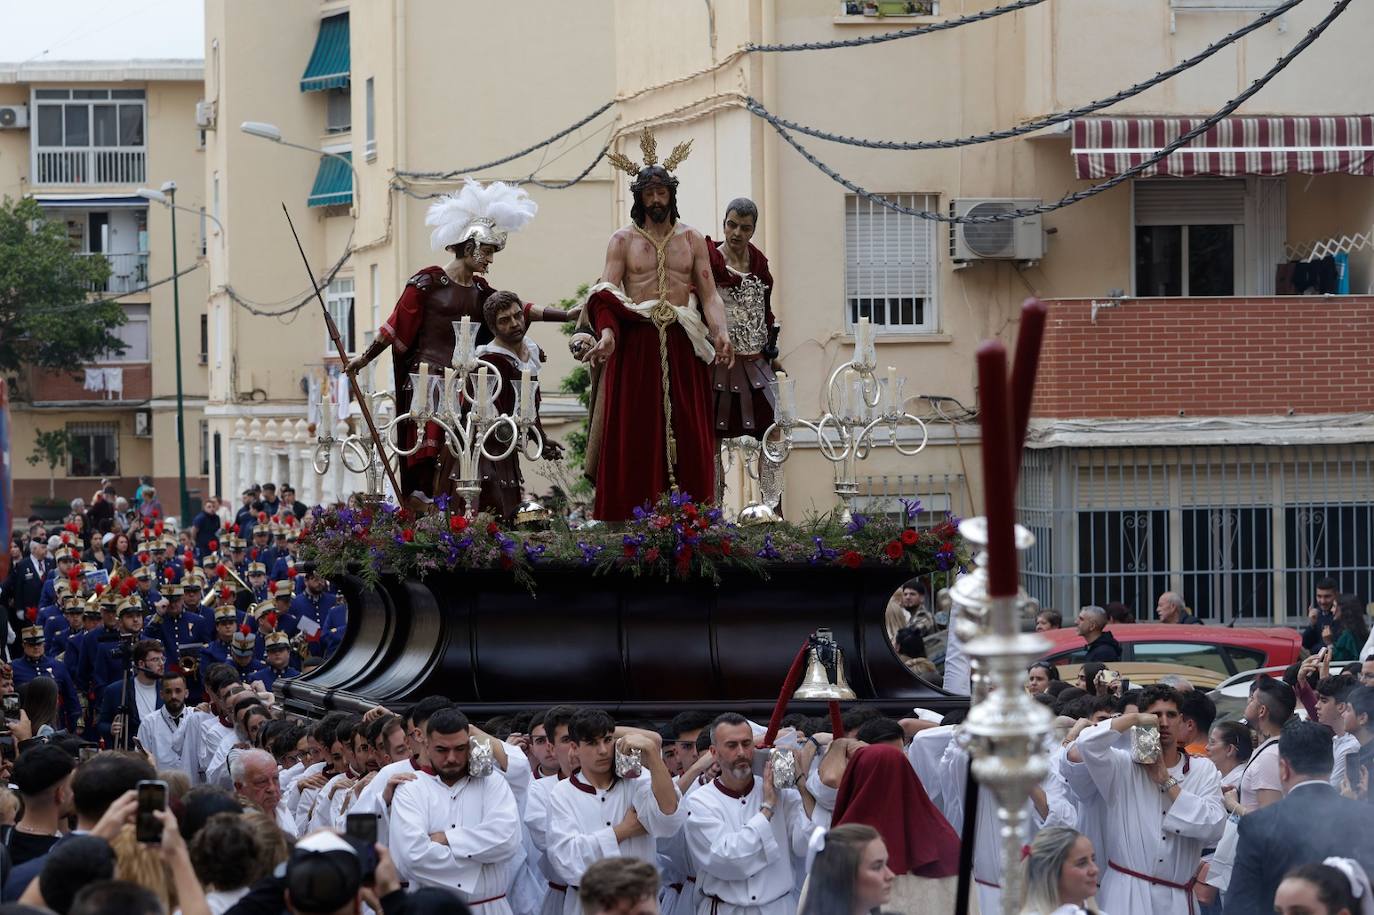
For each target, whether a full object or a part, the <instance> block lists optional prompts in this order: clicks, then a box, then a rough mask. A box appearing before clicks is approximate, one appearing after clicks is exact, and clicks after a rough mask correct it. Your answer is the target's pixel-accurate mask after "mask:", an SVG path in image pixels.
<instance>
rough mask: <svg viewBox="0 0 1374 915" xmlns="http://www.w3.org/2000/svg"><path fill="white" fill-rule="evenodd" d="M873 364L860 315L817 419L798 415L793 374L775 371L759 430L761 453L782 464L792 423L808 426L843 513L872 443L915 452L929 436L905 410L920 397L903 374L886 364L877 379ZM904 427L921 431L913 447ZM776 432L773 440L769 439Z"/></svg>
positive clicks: (870, 333)
mask: <svg viewBox="0 0 1374 915" xmlns="http://www.w3.org/2000/svg"><path fill="white" fill-rule="evenodd" d="M877 368H878V351H877V341H876V338H875V336H874V330H873V326H872V324H870V323H869V321H868V318H862V317H861V318H860V319H859V323H858V325H857V326H856V327H855V330H854V354H853V357H852V358H851V359H850V360H849V361H848V362H846V363H844V364H843V365H841V366H839V367H838V368H836V369H835V371H834V372H832V373H831V374H830V380H829V381H827V382H826V385H825V388H824V390H823V391H822V392H821V394H822V405H823V407H824V412H822V413H821V415H820V417H819V418H817V419H815V420H809V419H802V418H801V417H799V416H798V415H797V390H796V384H797V383H796V379H793V378H788V377H787V375H786V373H784V372H779V373H778V375H777V379H776V380H775V381H774V382H772V388H773V395H774V403H775V404H776V405H777V406H776V413H777V418H776V420H775V421H774V423H773V424H772V425H771V426H769V427H768V429H767V430H766V431H765V432H764V433H763V440H762V452H763V458H764V459H765V460H767V461H770V462H772V463H773V464H778V465H780V464H782V463H783V462H784V461H786V460H787V458H788V457H789V456H790V455H791V453H792V447H793V433H794V432H795V430H796V428H797V427H798V426H805V427H806V428H808V429H810V430H811V431H812V432H813V433H815V435H816V442H817V446H818V447H819V448H820V452H821V454H822V455H823V456H824V457H825V459H826V460H828V461H830V462H831V463H832V464H834V465H835V495H836V497H837V498H838V500H839V501H840V503H841V504H842V505H843V506H844V513H845V515H846V516H849V515H852V514H853V512H854V507H855V497H856V496H858V494H859V480H858V462H859V461H863V460H867V458H868V454H869V452H870V451H871V450H872V449H873V448H874V447H877V446H879V445H883V444H887V445H890V446H891V447H893V448H895V449H897V451H898V452H899V453H900V454H903V455H906V456H907V457H914V456H916V455H918V454H920V453H921V452H922V451H923V450H925V447H926V443H927V442H928V441H929V440H930V432H929V430H927V429H926V424H925V423H924V422H922V421H921V420H920V418H918V417H916V416H913V415H912V414H910V413H908V412H907V409H906V407H907V403H908V402H909V401H911V400H916V399H918V398H917V397H915V396H913V397H907V396H906V378H904V377H902V376H899V375H898V374H897V369H896V368H894V367H893V366H888V367H887V374H886V376H885V377H883V378H879V377H878V376H877V374H876V371H877ZM903 426H907V427H911V426H914V427H915V428H917V429H919V430H920V431H921V443H920V444H919V445H917V446H916V447H915V448H908V447H906V446H904V445H903V444H902V443H901V440H900V438H899V437H898V432H899V431H900V430H901V428H902V427H903ZM880 427H886V430H887V438H886V441H882V440H880V439H879V438H878V434H879V433H878V430H879V428H880ZM775 434H776V435H777V441H776V442H775V441H773V439H774V436H775ZM780 489H781V487H780V486H779V490H780ZM779 494H781V493H779ZM760 508H762V506H757V505H748V506H745V508H744V509H742V510H741V512H740V514H741V517H743V516H744V515H745V513H746V512H750V511H754V512H757V511H758V510H759V509H760Z"/></svg>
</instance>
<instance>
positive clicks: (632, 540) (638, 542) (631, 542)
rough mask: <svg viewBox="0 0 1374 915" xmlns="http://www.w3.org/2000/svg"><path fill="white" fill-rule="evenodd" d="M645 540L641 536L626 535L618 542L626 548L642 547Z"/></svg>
mask: <svg viewBox="0 0 1374 915" xmlns="http://www.w3.org/2000/svg"><path fill="white" fill-rule="evenodd" d="M646 539H647V538H646V537H645V536H644V535H643V534H626V535H625V536H624V537H622V538H620V542H621V543H622V544H624V545H625V546H627V547H640V546H643V545H644V541H645V540H646Z"/></svg>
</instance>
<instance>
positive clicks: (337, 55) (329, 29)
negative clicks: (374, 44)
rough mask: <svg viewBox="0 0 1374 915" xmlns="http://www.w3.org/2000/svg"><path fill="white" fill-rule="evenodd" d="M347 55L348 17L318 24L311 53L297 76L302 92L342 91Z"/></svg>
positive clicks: (349, 58) (344, 84) (327, 20)
mask: <svg viewBox="0 0 1374 915" xmlns="http://www.w3.org/2000/svg"><path fill="white" fill-rule="evenodd" d="M350 66H351V55H350V51H349V45H348V14H347V13H343V14H342V15H339V16H330V17H329V18H328V19H322V20H320V33H319V34H318V35H316V36H315V50H314V51H312V52H311V54H310V63H308V64H306V65H305V73H304V74H302V75H301V91H302V92H319V91H321V90H323V89H342V88H344V87H345V86H347V85H348V72H349V67H350Z"/></svg>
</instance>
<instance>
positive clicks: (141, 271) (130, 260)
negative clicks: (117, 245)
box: [82, 251, 148, 294]
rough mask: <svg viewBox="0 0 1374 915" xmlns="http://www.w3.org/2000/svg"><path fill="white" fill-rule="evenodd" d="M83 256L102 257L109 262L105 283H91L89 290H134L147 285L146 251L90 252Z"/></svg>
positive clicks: (115, 291)
mask: <svg viewBox="0 0 1374 915" xmlns="http://www.w3.org/2000/svg"><path fill="white" fill-rule="evenodd" d="M82 256H83V257H103V258H105V259H106V260H107V261H109V262H110V275H109V277H108V278H107V279H106V280H105V283H104V284H103V285H102V284H99V283H96V284H93V285H92V286H91V292H113V293H118V294H123V293H129V292H134V291H135V290H139V289H142V288H143V287H144V286H147V285H148V252H146V251H143V252H136V253H130V254H100V253H98V252H92V253H88V254H84V255H82Z"/></svg>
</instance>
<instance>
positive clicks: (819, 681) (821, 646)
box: [792, 629, 859, 700]
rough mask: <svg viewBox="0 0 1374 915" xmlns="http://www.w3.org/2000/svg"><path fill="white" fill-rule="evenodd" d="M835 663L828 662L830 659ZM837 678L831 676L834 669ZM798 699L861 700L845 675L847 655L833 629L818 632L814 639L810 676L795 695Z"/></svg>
mask: <svg viewBox="0 0 1374 915" xmlns="http://www.w3.org/2000/svg"><path fill="white" fill-rule="evenodd" d="M827 658H828V659H830V660H831V664H827V663H826V659H827ZM832 666H833V668H834V676H833V679H832V676H831V673H830V671H831V667H832ZM792 697H793V698H794V699H825V700H852V699H857V698H859V697H858V696H856V695H855V694H854V690H852V689H850V687H849V681H848V679H847V678H846V677H845V672H844V652H842V651H840V649H839V646H837V645H836V644H835V637H834V636H833V635H831V633H830V630H829V629H818V630H816V634H815V635H813V636H812V637H811V648H810V651H809V652H808V654H807V659H806V674H805V676H803V677H802V682H801V685H800V686H798V687H797V691H796V692H795V693H793V694H792Z"/></svg>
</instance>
